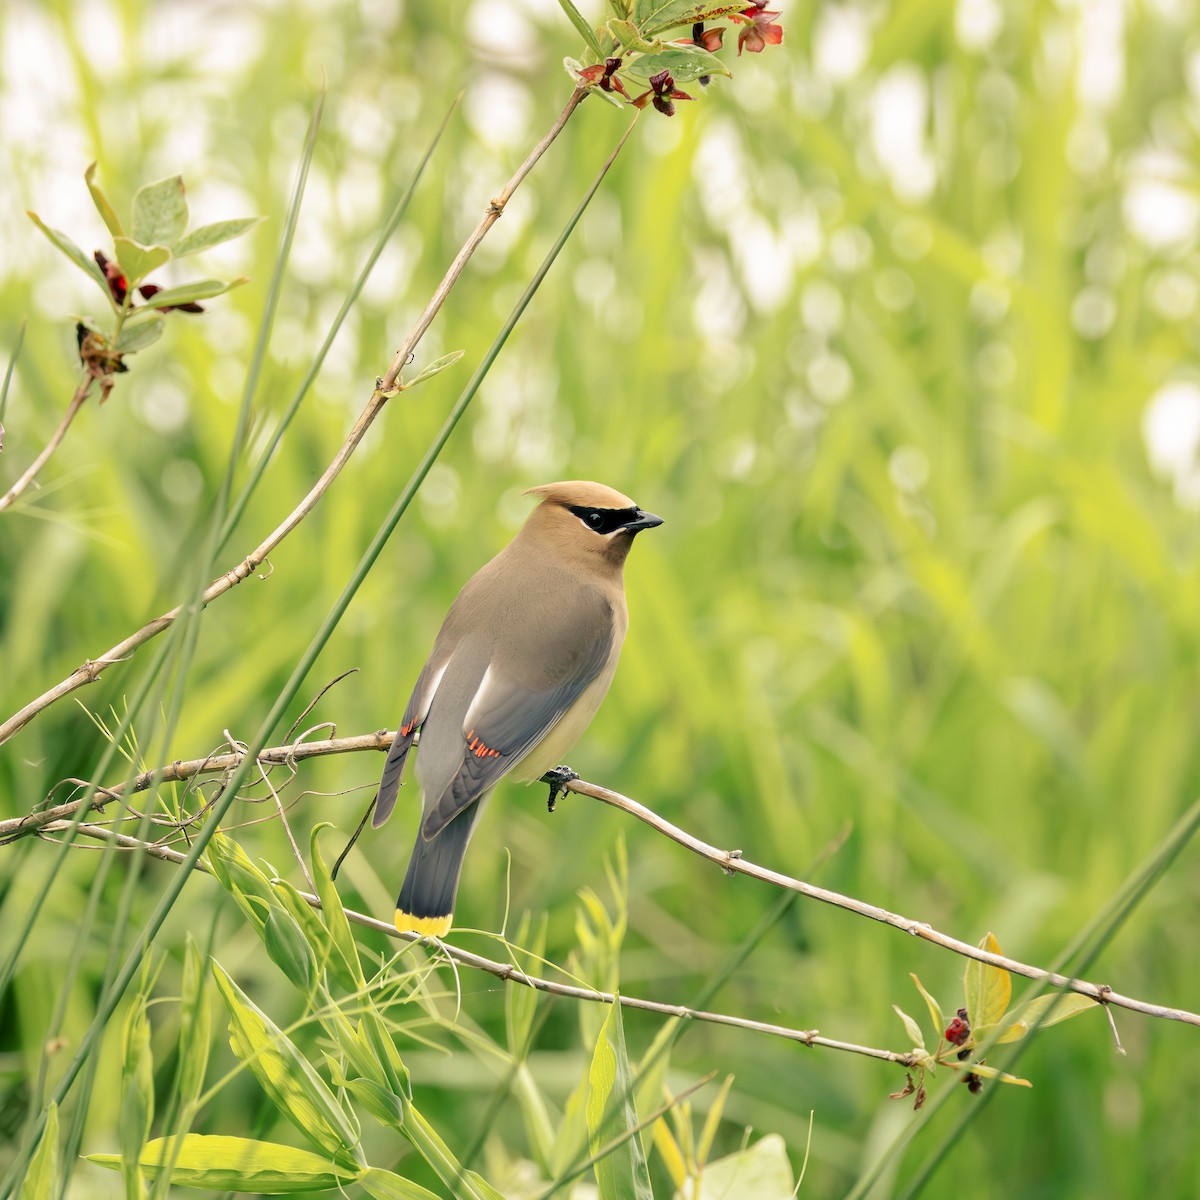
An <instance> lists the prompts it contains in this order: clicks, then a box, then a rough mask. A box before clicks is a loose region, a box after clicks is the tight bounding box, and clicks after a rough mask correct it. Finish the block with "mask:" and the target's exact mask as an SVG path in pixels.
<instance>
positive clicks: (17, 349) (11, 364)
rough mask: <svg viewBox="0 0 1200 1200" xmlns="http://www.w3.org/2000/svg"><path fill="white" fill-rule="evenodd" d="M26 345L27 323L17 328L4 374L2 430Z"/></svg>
mask: <svg viewBox="0 0 1200 1200" xmlns="http://www.w3.org/2000/svg"><path fill="white" fill-rule="evenodd" d="M24 344H25V322H24V321H22V322H21V324H20V325H18V326H17V340H16V341H15V342H13V348H12V353H11V354H10V355H9V356H8V367H7V368H6V369H5V372H4V383H3V384H0V428H3V425H4V414H5V413H6V412H8V393H9V389H10V388H11V387H12V378H13V372H14V371H15V370H16V369H17V359H18V358H20V357H21V347H22V346H23V345H24ZM0 445H3V434H0Z"/></svg>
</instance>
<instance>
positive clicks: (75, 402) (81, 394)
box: [0, 375, 93, 512]
mask: <svg viewBox="0 0 1200 1200" xmlns="http://www.w3.org/2000/svg"><path fill="white" fill-rule="evenodd" d="M92 378H93V377H92V376H91V375H88V376H86V377H85V378H84V380H83V382H82V383H80V385H79V386H78V387H77V388H76V389H75V394H74V395H73V396H72V397H71V403H70V404H68V405H67V411H66V412H65V413H64V414H63V419H62V420H61V421H59V423H58V428H57V429H56V430H55V431H54V433H53V434H51V436H50V440H49V441H48V442H47V443H46V445H45V446H44V447H43V449H42V452H41V453H40V454H39V455H38V456H37V458H35V459H34V460H33V462H31V463H30V464H29V466H28V467H26V468H25V470H24V471H23V472H22V474H21V477H20V479H18V480H17V481H16V482H15V483H14V484H13V485H12V487H10V488H9V489H8V491H7V492H5V493H4V495H3V496H0V512H3V511H4V510H5V509H6V508H8V507H10V506H11V505H12V504H13V503H14V502H15V501H16V499H17V497H18V496H20V495H21V493H22V492H24V491H25V489H26V488H28V487H29V485H30V484H31V483H32V482H33V481H34V480H35V479H36V478H37V475H38V472H39V471H40V470H41V469H42V468H43V467H44V466H45V465H46V464H47V463H48V462H49V461H50V456H51V455H52V454H53V453H54V452H55V450H57V449H58V446H59V443H60V442H61V441H62V440H63V438H64V437H66V435H67V430H68V429H70V427H71V422H72V421H74V420H75V417H76V415H77V414H78V413H79V410H80V409H81V408H82V407H83V402H84V401H85V400H86V399H87V398H88V393H89V392H90V391H91V388H92Z"/></svg>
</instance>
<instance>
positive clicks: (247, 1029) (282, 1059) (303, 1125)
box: [212, 960, 362, 1166]
mask: <svg viewBox="0 0 1200 1200" xmlns="http://www.w3.org/2000/svg"><path fill="white" fill-rule="evenodd" d="M212 972H213V977H214V978H215V979H216V981H217V988H218V990H219V991H220V993H221V998H222V999H223V1000H224V1001H225V1007H226V1008H227V1009H228V1010H229V1044H230V1046H231V1047H232V1049H233V1052H234V1054H236V1055H237V1057H238V1059H239V1060H241V1061H242V1062H244V1063H245V1064H246V1066H247V1067H249V1068H250V1070H251V1071H252V1072H253V1073H254V1075H255V1077H256V1078H257V1079H258V1081H259V1083H260V1084H261V1085H262V1088H263V1090H264V1091H265V1092H266V1093H267V1095H268V1096H269V1097H270V1099H271V1102H272V1103H273V1104H274V1105H275V1107H276V1108H277V1109H278V1110H279V1111H280V1112H281V1113H282V1114H283V1115H284V1116H285V1117H287V1118H288V1120H289V1121H291V1122H292V1123H293V1124H294V1125H295V1126H296V1128H297V1129H299V1130H300V1132H301V1133H303V1134H304V1135H305V1137H307V1138H308V1139H309V1140H310V1141H311V1142H312V1143H313V1145H315V1146H317V1147H318V1148H319V1149H321V1150H323V1151H325V1152H326V1153H327V1154H329V1155H331V1156H332V1157H334V1158H335V1159H336V1160H337V1161H339V1162H340V1163H341V1164H342V1165H343V1166H353V1165H354V1164H356V1163H359V1162H360V1161H361V1154H362V1151H361V1150H360V1149H359V1132H358V1129H357V1128H356V1127H355V1125H354V1124H353V1122H352V1121H351V1118H350V1116H349V1115H348V1114H347V1113H346V1111H345V1110H344V1109H343V1108H342V1106H341V1105H340V1104H339V1103H338V1102H337V1098H336V1097H335V1096H334V1094H333V1093H332V1092H331V1091H330V1090H329V1086H328V1085H327V1084H326V1083H325V1081H324V1080H323V1079H322V1078H321V1077H320V1075H318V1074H317V1072H316V1069H315V1068H314V1067H313V1065H312V1064H311V1063H310V1062H309V1061H308V1059H307V1058H305V1057H304V1055H303V1054H301V1053H300V1051H299V1050H298V1049H297V1047H296V1045H295V1043H294V1042H293V1041H292V1040H291V1039H290V1038H289V1037H288V1036H287V1035H286V1034H285V1033H284V1032H283V1030H281V1029H280V1028H279V1027H278V1026H277V1025H276V1024H275V1023H274V1022H273V1021H272V1020H271V1019H270V1018H269V1017H268V1016H267V1015H266V1013H264V1012H263V1011H262V1010H261V1009H260V1008H258V1007H257V1006H256V1005H255V1004H254V1003H253V1001H251V999H250V997H249V996H247V995H246V993H245V992H243V991H242V989H241V988H239V987H238V985H237V984H236V983H234V981H233V979H232V978H231V977H230V976H229V975H228V974H227V973H226V972H225V971H224V970H223V969H222V967H221V965H220V964H219V963H218V962H216V961H215V960H214V961H213V963H212Z"/></svg>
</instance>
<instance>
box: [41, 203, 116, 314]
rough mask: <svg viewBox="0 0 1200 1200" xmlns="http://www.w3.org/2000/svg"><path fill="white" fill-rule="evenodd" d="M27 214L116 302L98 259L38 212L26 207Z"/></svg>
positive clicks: (110, 302) (51, 240) (108, 297)
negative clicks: (84, 250) (51, 224)
mask: <svg viewBox="0 0 1200 1200" xmlns="http://www.w3.org/2000/svg"><path fill="white" fill-rule="evenodd" d="M25 215H26V216H27V217H28V218H29V219H30V220H31V221H32V222H33V223H34V224H35V225H36V226H37V227H38V228H39V229H40V230H41V231H42V232H43V233H44V234H45V235H46V237H47V238H49V239H50V242H51V244H52V245H53V246H55V247H56V248H57V249H59V250H61V251H62V252H63V254H65V255H66V256H67V257H68V258H69V259H70V260H71V261H72V262H73V263H74V264H75V265H76V266H77V267H78V268H79V269H80V270H81V271H82V272H83V273H84V274H85V275H87V276H88V277H89V278H90V279H92V280H93V281H94V282H95V284H96V286H97V287H99V289H100V290H101V291H102V292H103V293H104V295H105V297H106V298H107V299H108V302H109V304H114V301H113V294H112V292H111V291H110V290H109V287H108V280H107V279H105V278H104V272H103V271H101V270H100V268H99V267H98V266H96V260H95V259H93V258H89V257H88V256H87V255H86V254H84V252H83V251H82V250H81V249H80V248H79V247H78V246H77V245H76V244H75V243H74V242H73V241H72V240H71V239H70V238H69V237H67V235H66V234H65V233H61V232H60V231H59V230H57V229H51V228H50V226H49V225H47V224H46V222H45V221H43V220H42V218H41V217H39V216H38V215H37V213H35V212H30V210H29V209H26V210H25Z"/></svg>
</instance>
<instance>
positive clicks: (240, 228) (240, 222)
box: [171, 217, 266, 258]
mask: <svg viewBox="0 0 1200 1200" xmlns="http://www.w3.org/2000/svg"><path fill="white" fill-rule="evenodd" d="M264 220H266V218H265V217H232V218H231V219H230V220H228V221H214V222H213V223H212V224H211V225H201V226H200V227H199V228H198V229H193V230H192V232H191V233H186V234H184V235H183V237H181V238H180V239H179V240H178V241H177V242H174V243H173V244H172V245H171V252H172V253H173V254H174V255H175V257H176V258H183V257H184V256H185V255H187V254H199V253H200V251H201V250H208V249H209V248H210V247H212V246H219V245H220V244H221V243H222V242H230V241H232V240H233V239H234V238H236V237H241V236H242V234H243V233H245V232H246V231H247V230H250V229H253V228H254V226H255V225H257V224H258V223H259V222H260V221H264Z"/></svg>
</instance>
